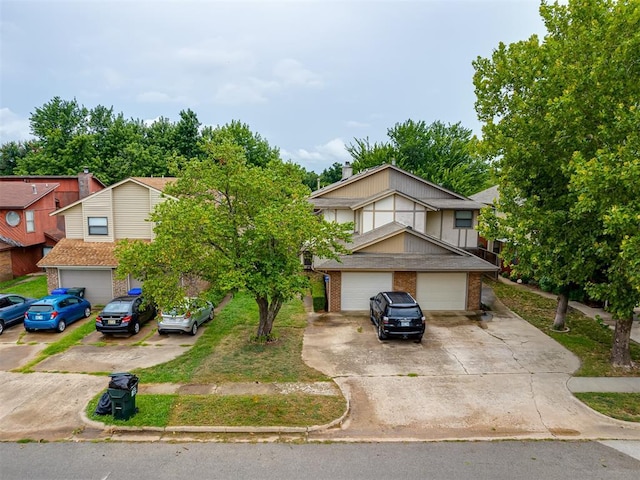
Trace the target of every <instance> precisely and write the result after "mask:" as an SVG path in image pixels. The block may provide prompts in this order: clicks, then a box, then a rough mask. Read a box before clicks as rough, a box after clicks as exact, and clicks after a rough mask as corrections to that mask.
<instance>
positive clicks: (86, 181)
mask: <svg viewBox="0 0 640 480" xmlns="http://www.w3.org/2000/svg"><path fill="white" fill-rule="evenodd" d="M92 178H93V174H92V173H89V167H83V171H82V172H81V173H79V174H78V193H79V196H80V198H84V197H88V196H89V195H90V194H91V179H92Z"/></svg>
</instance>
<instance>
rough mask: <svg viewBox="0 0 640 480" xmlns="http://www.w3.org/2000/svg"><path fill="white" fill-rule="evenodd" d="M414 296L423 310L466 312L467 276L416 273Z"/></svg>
mask: <svg viewBox="0 0 640 480" xmlns="http://www.w3.org/2000/svg"><path fill="white" fill-rule="evenodd" d="M416 294H417V295H416V296H417V298H416V300H418V303H419V304H420V306H421V307H422V309H423V310H466V309H467V274H466V273H464V272H451V273H418V278H417V284H416Z"/></svg>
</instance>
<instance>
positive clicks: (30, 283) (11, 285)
mask: <svg viewBox="0 0 640 480" xmlns="http://www.w3.org/2000/svg"><path fill="white" fill-rule="evenodd" d="M0 292H2V293H15V294H17V295H22V296H25V297H32V298H40V297H44V296H45V295H47V294H48V293H49V292H48V291H47V277H46V275H37V276H26V277H18V278H14V279H13V280H8V281H6V282H0Z"/></svg>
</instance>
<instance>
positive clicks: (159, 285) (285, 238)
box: [118, 142, 349, 339]
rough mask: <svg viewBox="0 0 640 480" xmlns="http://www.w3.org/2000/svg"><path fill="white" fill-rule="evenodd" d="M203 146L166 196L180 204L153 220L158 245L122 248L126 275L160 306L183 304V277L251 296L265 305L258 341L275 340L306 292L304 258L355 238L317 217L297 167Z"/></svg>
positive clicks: (229, 147) (234, 148) (161, 209)
mask: <svg viewBox="0 0 640 480" xmlns="http://www.w3.org/2000/svg"><path fill="white" fill-rule="evenodd" d="M205 149H206V152H207V157H206V158H205V159H203V160H194V161H191V162H189V163H187V164H186V166H185V168H184V170H183V171H182V172H181V174H180V177H179V179H178V180H177V183H176V184H175V185H174V186H173V187H170V188H167V190H166V193H167V194H169V195H171V196H172V197H173V198H169V199H167V200H166V201H165V202H163V203H161V204H160V205H159V206H158V207H156V209H155V211H154V212H153V214H152V215H151V220H152V221H154V222H156V227H155V230H154V231H155V239H154V241H153V242H152V243H144V242H124V243H123V244H122V245H121V246H120V247H119V248H118V256H119V260H120V266H119V267H118V270H119V272H120V274H121V275H123V274H128V273H131V274H133V275H134V276H135V277H136V278H140V279H142V280H144V288H145V291H146V292H147V293H148V294H149V295H150V296H151V297H153V298H154V299H155V301H156V302H158V303H159V304H160V305H168V304H175V302H178V301H180V300H181V298H182V297H183V296H184V295H185V294H186V289H185V286H184V285H185V284H184V280H185V279H193V278H200V279H203V280H206V281H207V282H208V283H209V285H210V288H209V290H208V291H215V292H226V291H235V290H240V289H243V290H246V291H248V292H249V293H250V294H251V295H253V297H254V298H255V300H256V302H257V304H258V307H259V312H260V321H259V325H258V329H257V332H256V333H257V336H258V337H259V338H266V339H270V338H271V335H272V327H273V322H274V320H275V318H276V316H277V314H278V312H279V310H280V307H281V306H282V304H283V303H284V302H286V301H287V300H289V299H291V298H292V297H294V296H295V295H299V294H301V293H302V292H304V291H305V289H306V288H307V287H308V285H307V279H306V277H305V276H304V274H303V270H302V263H301V258H302V254H303V252H304V251H308V252H311V253H313V254H316V255H320V256H322V257H335V255H336V252H343V251H344V248H343V246H342V243H340V240H347V239H348V238H349V234H348V233H347V230H346V229H345V226H344V225H338V224H335V223H327V222H325V221H323V220H321V219H319V218H318V217H317V216H315V215H313V207H312V206H311V204H310V203H309V202H308V200H307V197H308V194H309V190H308V189H307V188H306V187H305V186H304V185H303V184H302V169H301V168H300V167H298V166H297V165H293V164H290V163H283V162H282V161H280V160H273V161H271V162H269V163H267V164H265V165H264V167H258V166H255V165H252V164H250V163H248V162H247V161H246V160H245V158H244V151H245V149H244V148H243V146H238V145H235V144H231V143H228V142H223V143H222V144H214V143H209V144H207V145H206V146H205ZM174 199H175V200H174Z"/></svg>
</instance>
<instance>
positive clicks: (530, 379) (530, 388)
mask: <svg viewBox="0 0 640 480" xmlns="http://www.w3.org/2000/svg"><path fill="white" fill-rule="evenodd" d="M533 376H534V375H533V374H530V375H529V391H530V392H531V399H532V400H533V405H534V407H535V409H536V413H537V414H538V418H539V419H540V423H541V424H542V426H543V427H544V428H545V429H546V430H547V432H549V434H551V436H553V437H554V438H556V437H557V435H556V434H555V433H553V432H552V431H551V429H550V428H549V426H548V425H547V424H546V423H545V421H544V419H543V418H542V413H541V412H540V407H539V406H538V402H537V400H536V394H535V391H534V390H535V389H534V387H533Z"/></svg>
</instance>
